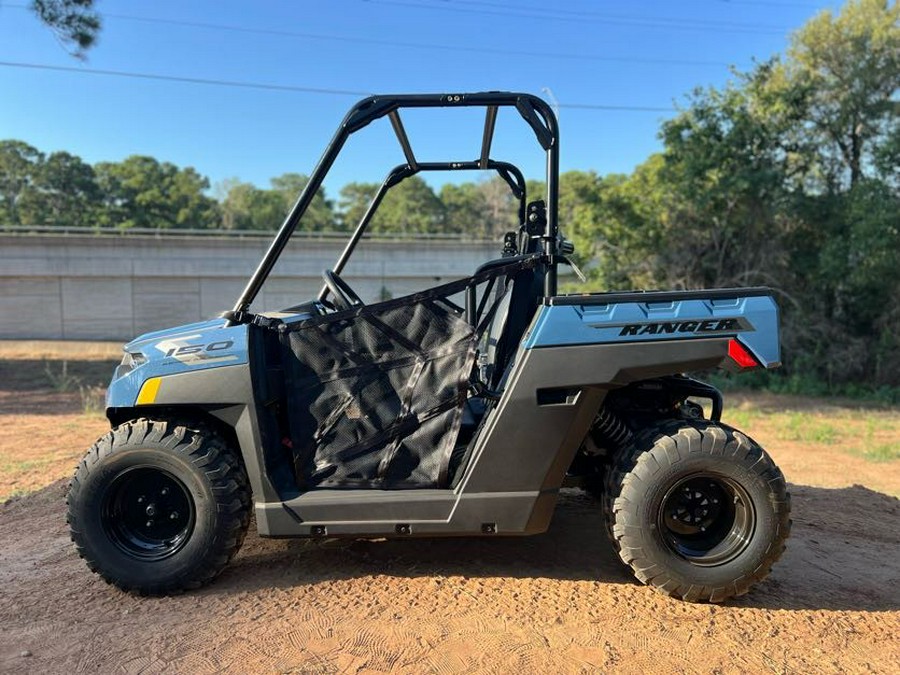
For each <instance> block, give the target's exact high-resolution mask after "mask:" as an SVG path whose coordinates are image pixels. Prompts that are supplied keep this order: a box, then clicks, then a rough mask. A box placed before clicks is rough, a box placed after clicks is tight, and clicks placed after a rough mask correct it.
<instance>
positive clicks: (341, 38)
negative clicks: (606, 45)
mask: <svg viewBox="0 0 900 675" xmlns="http://www.w3.org/2000/svg"><path fill="white" fill-rule="evenodd" d="M6 7H7V8H12V9H27V6H26V5H6ZM103 16H104V18H109V19H119V20H123V21H136V22H141V23H152V24H159V25H166V26H184V27H189V28H202V29H206V30H217V31H225V32H232V33H248V34H253V35H275V36H280V37H289V38H304V39H309V40H324V41H334V42H350V43H360V44H371V45H379V46H385V47H402V48H407V49H422V50H435V49H437V50H444V51H452V52H467V53H474V54H491V55H496V56H524V57H534V58H541V59H544V58H552V59H566V60H578V61H601V62H608V63H635V64H646V65H670V66H710V67H713V66H714V67H726V68H727V67H728V66H730V65H732V64H730V63H726V62H724V61H705V60H694V59H654V58H643V57H628V56H601V55H599V54H572V53H564V52H534V51H524V50H517V49H500V48H491V47H467V46H460V45H450V44H440V43H421V42H399V41H395V40H380V39H377V38H364V37H353V36H345V35H333V34H332V35H326V34H321V33H305V32H299V31H290V30H281V29H274V28H251V27H247V26H235V25H230V24H219V23H208V22H204V21H181V20H177V19H164V18H158V17H150V16H139V15H134V14H118V13H112V12H104V14H103Z"/></svg>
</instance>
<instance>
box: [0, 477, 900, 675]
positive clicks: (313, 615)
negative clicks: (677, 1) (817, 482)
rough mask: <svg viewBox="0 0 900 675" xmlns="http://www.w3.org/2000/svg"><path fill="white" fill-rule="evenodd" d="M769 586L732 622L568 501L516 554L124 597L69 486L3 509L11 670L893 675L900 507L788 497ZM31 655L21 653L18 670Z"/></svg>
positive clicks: (364, 548)
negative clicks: (91, 549)
mask: <svg viewBox="0 0 900 675" xmlns="http://www.w3.org/2000/svg"><path fill="white" fill-rule="evenodd" d="M791 491H792V494H793V498H794V530H793V534H792V537H791V539H790V540H789V542H788V550H787V552H786V553H785V556H784V558H783V559H782V561H781V562H780V563H779V564H778V565H777V566H776V568H775V570H774V572H773V574H772V576H771V577H770V578H769V579H768V580H767V581H766V582H764V583H763V584H762V585H760V586H758V587H757V588H756V589H754V590H753V591H752V592H751V593H750V594H749V595H747V596H745V597H744V598H741V599H739V600H737V601H733V602H732V603H730V604H729V605H725V606H712V605H690V604H687V603H682V602H677V601H674V600H670V599H667V598H665V597H663V596H661V595H658V594H656V593H654V592H653V591H652V590H650V589H648V588H645V587H643V586H639V585H637V584H636V583H635V582H634V581H632V579H631V576H630V575H629V574H628V573H627V571H626V570H625V569H624V568H623V567H622V566H621V565H620V564H619V563H618V562H617V559H616V558H615V557H614V555H613V552H612V550H611V549H610V547H609V546H608V545H607V543H606V540H605V536H604V534H603V526H602V523H601V518H600V510H599V508H598V505H597V504H596V503H595V502H593V501H592V500H590V499H588V498H587V497H584V496H582V495H581V494H580V493H576V492H571V493H569V492H567V493H566V494H565V495H564V498H563V499H562V501H561V503H560V506H559V508H558V510H557V513H556V515H555V517H554V521H553V525H552V526H551V529H550V531H549V532H548V533H547V534H545V535H541V536H537V537H531V538H522V539H443V540H425V539H422V540H410V539H405V540H398V541H374V542H367V541H326V542H308V541H300V540H296V541H294V540H291V541H283V540H263V539H260V538H259V537H257V536H256V535H255V534H254V533H253V529H251V534H250V535H249V536H248V539H247V542H246V544H245V545H244V548H243V550H242V551H241V553H240V554H239V556H238V557H237V558H236V559H235V561H234V562H233V563H232V564H231V566H230V567H229V568H227V569H226V571H225V572H224V573H223V575H222V576H221V577H220V578H219V579H218V580H217V581H216V582H215V583H214V584H213V585H212V586H210V587H208V588H205V589H203V590H201V591H199V592H195V593H189V594H185V595H182V596H179V597H175V598H137V597H133V596H129V595H125V594H123V593H121V592H119V591H117V590H115V589H114V588H111V587H109V586H107V585H106V584H104V583H103V582H102V581H100V580H99V579H98V578H97V577H96V576H94V575H92V574H90V573H89V572H88V571H87V569H86V568H85V566H84V564H83V563H82V562H81V561H80V560H79V559H78V558H77V556H76V555H75V553H74V551H73V549H72V546H71V544H70V543H69V539H68V533H67V531H66V526H65V523H64V516H63V499H64V492H65V486H64V482H62V481H60V482H57V483H55V484H53V485H52V486H50V487H48V488H46V489H44V490H41V491H40V492H37V493H35V494H33V495H31V496H28V497H25V498H19V499H15V500H12V501H10V502H8V503H6V504H5V505H3V506H2V507H0V589H2V590H0V594H2V596H0V597H2V602H0V624H2V625H3V627H4V630H3V631H2V634H0V670H2V671H5V672H12V671H15V672H22V671H31V672H41V673H71V672H80V671H87V672H113V671H119V670H124V671H125V672H157V671H161V670H167V671H178V672H193V673H197V672H217V671H230V672H241V673H246V672H314V673H330V672H383V671H392V672H417V673H421V672H438V673H454V672H470V671H472V670H483V671H499V672H535V673H536V672H578V671H597V670H615V671H617V672H634V673H644V672H658V671H674V672H713V671H715V672H748V671H749V672H768V671H775V672H783V671H793V670H796V671H800V672H823V671H837V670H848V671H854V672H858V671H863V670H871V671H876V672H891V671H894V669H895V668H896V664H897V663H898V662H900V642H898V639H897V635H898V634H900V591H898V588H900V556H898V555H897V552H898V550H900V532H898V528H897V523H898V522H900V502H898V500H897V499H895V498H893V497H888V496H886V495H884V494H881V493H878V492H874V491H872V490H868V489H866V488H864V487H861V486H854V487H847V488H840V489H827V488H817V487H808V486H798V485H794V486H792V487H791ZM23 653H28V654H30V655H28V656H22V654H23Z"/></svg>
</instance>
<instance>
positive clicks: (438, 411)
mask: <svg viewBox="0 0 900 675" xmlns="http://www.w3.org/2000/svg"><path fill="white" fill-rule="evenodd" d="M463 107H466V108H470V107H478V108H482V109H483V110H484V115H485V117H484V120H485V121H484V131H483V136H482V139H481V149H480V154H479V155H477V156H476V159H473V160H466V161H454V162H437V163H433V162H421V161H419V160H418V159H417V157H416V156H415V154H414V153H413V150H412V148H411V145H410V142H409V138H408V136H407V134H406V131H405V129H404V126H403V122H402V120H401V117H400V113H401V112H402V111H404V110H407V109H410V108H417V109H423V108H424V109H434V108H463ZM501 109H504V110H506V111H507V112H504V113H503V114H504V116H506V115H507V114H508V112H509V111H512V112H513V114H512V115H510V117H512V118H513V119H516V118H517V116H516V115H515V113H518V116H519V117H521V118H522V120H524V123H525V124H526V125H527V127H526V128H530V131H531V132H533V135H534V137H535V139H536V141H537V143H538V145H539V146H540V148H541V149H542V150H543V152H544V153H545V155H546V194H544V195H541V198H540V199H534V200H532V201H529V199H528V197H527V196H526V183H525V180H524V177H523V175H522V173H521V171H520V170H519V169H518V168H516V167H515V166H514V165H512V164H509V163H506V162H502V161H497V160H494V159H493V158H492V157H491V146H492V142H493V137H494V128H495V123H496V120H497V115H498V111H500V110H501ZM384 117H386V118H387V119H388V120H389V122H390V124H391V125H392V127H393V131H394V132H395V134H396V136H397V139H398V141H399V144H400V147H401V148H402V151H403V153H404V155H405V159H406V161H405V163H403V164H401V165H400V166H398V167H396V168H394V169H393V170H391V171H389V172H388V174H387V178H386V179H385V180H384V183H383V184H382V185H381V188H380V189H379V191H378V192H377V194H376V195H375V197H374V199H372V201H371V204H370V205H369V207H368V210H367V211H366V213H365V215H364V216H363V217H362V219H361V221H360V223H359V225H358V226H357V227H356V229H355V231H354V232H353V233H352V235H351V236H350V238H349V241H348V243H347V245H346V248H345V249H344V250H343V253H342V254H341V255H340V257H339V258H338V260H337V261H336V262H335V263H334V268H333V269H331V270H325V272H324V274H323V277H324V286H323V288H322V291H321V292H320V293H319V295H318V297H317V298H315V299H313V300H310V301H308V302H304V303H302V304H297V305H295V306H293V307H289V308H286V309H284V310H283V311H279V312H269V313H266V312H259V313H254V312H253V311H251V307H252V303H253V301H254V299H255V298H256V296H257V294H258V293H259V291H260V288H261V286H262V285H263V283H264V282H265V280H266V278H267V276H268V275H269V274H270V272H271V270H272V268H273V265H274V264H275V262H276V260H278V258H279V254H281V253H282V250H283V249H284V247H285V245H286V244H287V242H288V240H289V239H290V237H291V234H292V232H293V231H294V230H295V228H296V227H297V224H298V223H299V222H300V220H301V218H302V217H303V215H304V212H305V211H306V210H307V207H308V206H309V205H310V203H311V201H312V199H313V196H314V195H315V194H316V191H317V190H318V189H319V187H320V186H321V185H322V181H323V179H324V177H325V175H326V173H327V172H328V170H329V169H330V167H331V166H332V164H333V162H334V160H335V158H336V157H337V155H338V153H339V152H340V151H341V148H342V147H343V146H344V144H345V141H346V140H347V139H348V137H349V136H350V135H351V134H354V133H356V132H358V131H360V130H361V129H363V128H364V127H366V126H367V125H368V124H370V123H372V122H374V121H375V120H378V119H380V118H384ZM559 151H560V145H559V132H558V128H557V121H556V118H555V116H554V113H553V111H552V109H551V108H550V107H548V105H547V104H546V103H545V102H544V101H543V100H541V99H540V98H537V97H535V96H532V95H528V94H517V93H503V92H485V93H474V94H441V95H395V96H373V97H370V98H367V99H365V100H363V101H361V102H359V103H358V104H356V105H355V106H354V107H353V108H352V109H351V110H350V112H349V113H348V114H347V116H346V117H345V119H344V120H343V122H342V124H341V125H340V127H339V128H338V130H337V133H336V134H335V136H334V138H333V139H332V140H331V143H330V144H329V145H328V147H327V149H326V151H325V153H324V154H323V156H322V158H321V160H320V161H319V164H318V165H317V167H316V168H315V170H314V172H313V173H312V176H311V177H310V180H309V183H308V184H307V185H306V187H305V189H304V190H303V192H302V194H301V195H300V196H299V198H298V199H297V202H296V204H295V205H294V206H293V208H292V210H291V211H290V213H289V214H288V216H287V217H286V219H285V221H284V224H283V226H282V227H281V229H280V230H279V231H278V233H277V235H276V236H275V238H274V240H273V242H272V244H271V246H270V248H269V249H268V251H267V253H266V254H265V256H264V258H263V259H262V261H261V263H260V264H259V266H258V269H257V270H256V271H255V273H254V274H253V275H252V277H251V278H250V280H249V282H248V283H247V286H246V288H245V289H244V291H243V292H242V293H241V296H240V297H239V298H238V300H237V302H236V304H235V305H234V308H233V309H232V310H231V311H228V312H225V313H224V314H223V315H222V316H221V317H220V318H216V319H212V320H209V321H205V322H201V323H195V324H191V325H186V326H181V327H178V328H173V329H170V330H165V331H161V332H156V333H150V334H147V335H143V336H141V337H139V338H137V339H136V340H134V341H132V342H130V343H128V344H127V345H125V347H124V351H125V355H124V359H123V360H122V363H121V365H120V366H118V368H117V369H116V371H115V374H114V376H113V379H112V382H111V384H110V386H109V393H108V396H107V408H106V415H107V417H108V418H109V421H110V423H111V426H112V430H111V431H110V432H109V433H108V434H106V435H105V436H104V437H103V438H101V439H100V440H98V441H97V443H96V444H95V445H94V446H93V447H92V448H91V449H90V450H89V452H88V453H87V455H86V456H85V457H84V459H83V460H82V461H81V463H80V465H79V466H78V468H77V472H76V474H75V477H74V479H73V481H72V483H71V487H70V489H69V493H68V522H69V525H70V528H71V535H72V539H73V541H74V543H75V546H76V548H77V550H78V552H79V554H80V555H81V556H82V557H83V558H84V559H85V560H86V562H87V564H88V566H89V567H90V568H91V569H92V570H93V571H94V572H96V573H98V574H99V575H101V576H102V577H103V578H104V579H105V580H107V581H108V582H110V583H113V584H115V585H117V586H119V587H120V588H122V589H125V590H129V591H133V592H139V593H147V594H165V593H171V592H177V591H182V590H185V589H191V588H196V587H199V586H200V585H202V584H204V583H206V582H208V581H210V580H211V579H213V578H214V577H215V576H216V575H217V574H218V573H219V572H220V571H221V570H222V568H223V567H224V566H225V565H226V563H228V561H229V560H230V559H231V557H232V556H234V554H235V553H236V552H237V550H238V548H239V547H240V545H241V542H242V540H243V538H244V534H245V532H246V530H247V528H248V524H249V521H250V515H251V511H252V512H253V513H255V515H256V524H257V528H258V530H259V534H260V535H262V536H268V537H323V538H331V537H358V538H380V537H423V536H439V535H462V536H477V537H499V536H507V535H531V534H539V533H541V532H544V531H545V530H546V529H547V527H548V525H549V524H550V520H551V516H552V514H553V511H554V507H555V506H556V503H557V500H558V499H559V495H560V489H561V488H563V487H564V486H567V485H581V486H582V487H584V488H586V489H588V490H590V491H592V492H594V493H595V494H597V495H598V497H599V502H598V508H602V509H603V511H604V513H605V519H606V523H607V530H608V534H609V536H610V538H611V540H612V545H613V546H614V547H615V549H616V550H617V551H618V554H619V556H620V557H621V559H622V561H623V562H624V563H625V565H627V566H629V567H630V568H631V569H632V570H633V572H634V574H635V575H636V576H637V578H638V579H640V580H641V581H642V582H644V583H646V584H649V585H650V586H652V587H654V588H656V589H657V590H659V591H661V592H663V593H665V594H668V595H670V596H673V597H677V598H682V599H684V600H689V601H712V602H718V601H722V600H725V599H727V598H730V597H732V596H736V595H740V594H743V593H745V592H746V591H747V590H748V589H749V588H750V587H751V585H752V584H753V583H755V582H757V581H759V580H761V579H762V578H763V577H765V576H766V574H767V573H768V572H769V570H770V567H771V565H772V564H773V563H774V562H775V561H776V560H777V559H778V557H779V556H780V555H781V552H782V551H783V549H784V542H785V539H786V537H787V535H788V530H789V526H790V521H789V510H790V501H789V496H788V493H787V491H786V486H785V481H784V478H783V476H782V474H781V472H780V471H779V469H778V468H777V467H776V466H775V464H774V463H773V462H772V460H771V459H770V458H769V456H768V455H767V454H766V452H765V451H764V450H763V449H762V448H761V447H760V446H759V445H758V444H757V443H755V442H754V441H753V440H752V439H751V438H750V437H749V436H747V435H745V434H743V433H742V432H740V431H738V430H736V429H734V428H732V427H730V426H728V425H726V424H723V423H722V422H721V419H720V418H721V414H722V396H721V394H720V393H719V392H718V391H717V390H716V389H715V388H713V387H712V386H710V385H708V384H704V383H702V382H700V381H698V380H696V379H693V378H692V377H689V376H688V375H686V374H685V373H689V372H692V371H700V370H706V369H713V368H717V367H721V368H726V369H733V370H741V369H748V368H773V367H775V366H777V365H778V363H779V343H778V309H777V307H776V304H775V302H774V301H773V298H772V293H771V292H770V291H769V290H768V289H765V288H733V289H724V290H723V289H719V290H696V291H674V292H673V291H649V292H648V291H635V292H624V293H623V292H609V293H591V294H576V295H563V294H559V293H558V292H557V268H558V266H559V265H561V264H563V265H565V264H569V256H570V255H571V253H572V252H573V248H572V245H571V243H569V242H568V241H567V240H566V239H564V238H563V236H562V235H561V233H560V229H559V224H558V222H557V216H558V198H559V183H558V178H559ZM459 170H483V171H489V172H496V173H497V174H499V175H500V176H501V177H502V178H503V179H504V181H505V182H506V183H507V184H508V185H509V187H510V189H511V190H512V192H513V193H514V195H515V196H516V198H517V200H518V201H517V203H518V215H519V221H520V226H519V229H518V231H516V232H511V233H509V234H507V235H506V236H505V239H504V242H503V247H502V249H500V242H498V249H499V250H498V254H497V258H496V259H494V260H490V261H488V262H486V263H485V264H483V265H481V266H480V267H479V268H478V269H473V270H472V274H471V276H469V277H466V278H463V279H459V280H457V281H453V282H451V283H445V284H442V285H439V286H436V287H434V288H430V289H427V290H423V291H421V292H418V293H414V294H412V295H408V296H405V297H400V298H395V299H389V300H385V301H382V302H377V303H375V304H365V303H363V301H362V300H361V299H360V298H359V296H358V295H357V294H356V293H355V292H354V291H353V289H352V288H351V287H350V286H349V285H348V283H347V282H346V281H345V280H344V279H342V278H341V276H340V275H341V272H342V271H343V270H344V268H345V265H346V264H347V262H348V260H349V259H350V257H351V255H352V254H353V251H354V248H355V247H356V245H357V243H358V242H359V241H360V239H361V238H362V236H363V234H364V233H365V232H366V228H367V226H368V224H369V223H370V221H371V220H372V216H373V214H374V213H375V212H376V210H377V208H378V206H379V204H380V203H381V201H382V199H383V197H384V196H385V193H386V192H387V191H388V190H390V189H391V188H392V187H394V186H395V185H397V184H398V183H400V182H401V181H403V180H404V179H406V178H408V177H410V176H413V175H415V174H418V173H420V172H427V171H459ZM473 225H474V224H473ZM698 399H699V400H700V401H703V400H706V401H708V402H709V403H708V406H706V407H708V409H709V413H708V416H706V413H705V407H704V406H703V405H701V404H700V403H698V402H697V400H698ZM586 534H587V535H588V536H591V534H592V533H586ZM596 534H597V535H598V536H601V535H600V533H596ZM571 544H572V545H573V546H577V545H578V542H575V541H573V542H571Z"/></svg>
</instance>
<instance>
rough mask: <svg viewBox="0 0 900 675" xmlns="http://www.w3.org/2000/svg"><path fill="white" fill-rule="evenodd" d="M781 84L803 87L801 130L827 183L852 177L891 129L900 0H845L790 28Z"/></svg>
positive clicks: (899, 71)
mask: <svg viewBox="0 0 900 675" xmlns="http://www.w3.org/2000/svg"><path fill="white" fill-rule="evenodd" d="M787 56H788V58H787V60H786V61H784V62H783V63H781V64H780V65H779V69H780V70H781V72H780V73H779V74H778V75H779V78H778V79H779V80H780V84H781V85H782V86H783V87H785V88H794V89H796V90H800V91H802V92H803V93H804V98H805V100H804V101H803V103H804V107H805V121H806V122H807V127H806V128H807V129H808V131H809V133H810V134H811V135H812V136H813V139H814V140H815V142H816V143H817V144H818V145H819V147H820V154H821V155H822V160H823V168H824V170H825V172H826V174H827V175H828V177H829V178H830V182H831V183H832V184H837V183H844V182H847V181H848V182H849V185H850V186H854V185H856V184H857V183H859V181H860V180H862V179H863V177H864V176H865V175H866V173H867V171H869V170H870V167H872V166H873V162H872V157H873V151H874V149H875V147H876V146H877V145H878V143H879V140H880V139H884V138H885V137H887V136H890V135H892V134H894V135H896V134H897V133H898V128H900V115H898V114H897V99H896V96H897V90H898V89H900V5H898V4H897V3H896V2H895V3H892V4H889V3H888V2H886V0H851V1H850V2H848V3H847V4H846V5H844V7H843V8H842V10H841V11H840V13H839V14H838V15H837V16H835V15H833V14H832V13H831V11H829V10H826V11H823V12H821V13H820V14H819V15H818V16H816V17H815V18H814V19H812V20H811V21H810V22H809V23H807V24H806V25H805V26H803V28H801V29H800V30H799V31H797V32H796V33H795V34H794V36H793V39H792V43H791V47H790V49H789V50H788V54H787Z"/></svg>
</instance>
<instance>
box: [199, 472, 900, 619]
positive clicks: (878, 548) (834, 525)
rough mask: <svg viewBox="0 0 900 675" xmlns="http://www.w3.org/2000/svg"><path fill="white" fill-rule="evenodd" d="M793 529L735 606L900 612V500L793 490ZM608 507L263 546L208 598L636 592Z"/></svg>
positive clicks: (582, 504)
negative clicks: (465, 526) (514, 531)
mask: <svg viewBox="0 0 900 675" xmlns="http://www.w3.org/2000/svg"><path fill="white" fill-rule="evenodd" d="M791 493H792V497H793V514H792V515H793V521H794V525H793V531H792V534H791V538H790V539H789V540H788V547H787V551H786V552H785V554H784V556H783V558H782V559H781V560H780V561H779V562H778V563H777V564H776V565H775V568H774V570H773V572H772V574H771V576H770V577H769V578H768V579H767V580H765V581H764V582H762V583H761V584H759V585H757V586H756V587H754V589H753V590H751V592H750V593H748V594H747V595H745V596H743V597H741V598H737V599H734V600H732V601H730V602H729V603H727V604H728V605H730V606H733V607H736V608H738V607H747V608H751V607H752V608H766V609H828V610H864V611H886V610H897V609H900V593H898V580H900V556H898V555H897V551H898V545H900V532H898V528H897V523H898V522H900V500H897V499H896V498H894V497H890V496H888V495H884V494H881V493H879V492H875V491H873V490H869V489H867V488H865V487H862V486H853V487H850V488H840V489H828V488H817V487H810V486H802V485H793V486H791ZM604 527H605V526H604V524H603V519H602V514H601V510H600V505H599V503H598V502H596V501H595V500H594V499H592V498H590V497H588V496H586V495H583V494H581V493H579V492H577V491H568V490H567V491H564V494H563V496H562V498H561V500H560V503H559V506H558V507H557V511H556V514H555V515H554V519H553V523H552V524H551V527H550V529H549V531H548V532H546V533H545V534H542V535H537V536H533V537H516V538H503V537H498V538H443V539H390V540H385V539H382V540H375V541H367V540H327V541H312V540H264V539H260V538H259V537H258V536H256V535H255V534H252V535H250V536H248V539H247V542H246V544H245V547H244V550H243V551H242V552H241V554H240V555H239V556H238V557H237V558H236V559H235V560H234V561H233V562H232V564H231V565H230V566H229V568H228V569H226V571H225V572H224V573H223V574H222V576H221V577H220V578H219V580H218V581H216V583H214V584H213V585H212V586H211V587H210V588H208V589H206V590H205V591H203V593H222V592H225V593H245V592H247V591H252V590H254V589H263V588H291V587H295V586H299V585H305V584H315V583H318V582H323V581H333V580H336V579H348V578H349V579H353V578H364V577H371V576H374V575H380V576H391V577H408V578H417V577H423V576H433V577H450V576H462V577H468V578H488V577H504V578H518V579H534V578H544V579H558V580H575V581H597V582H602V583H613V584H625V585H632V586H635V587H636V588H635V590H636V591H639V592H647V593H650V592H652V591H650V589H646V591H645V590H644V589H638V588H637V587H638V586H639V585H638V583H637V582H636V581H635V580H634V578H633V577H632V576H631V574H630V572H629V571H628V570H627V569H626V568H625V567H624V565H622V564H621V563H620V561H619V559H618V556H617V555H616V554H615V552H614V551H613V549H612V546H611V544H610V543H609V542H608V540H607V538H606V535H605V532H604Z"/></svg>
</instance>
